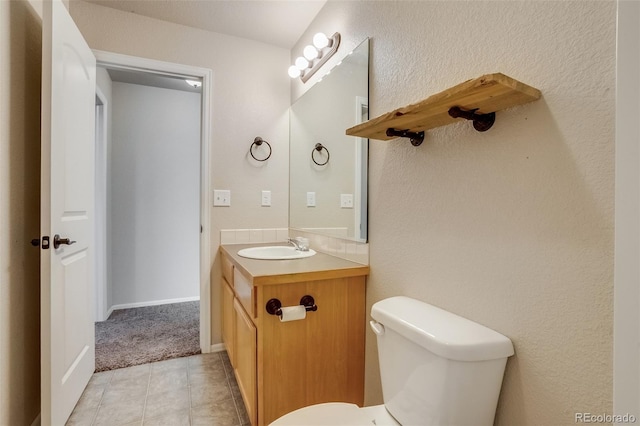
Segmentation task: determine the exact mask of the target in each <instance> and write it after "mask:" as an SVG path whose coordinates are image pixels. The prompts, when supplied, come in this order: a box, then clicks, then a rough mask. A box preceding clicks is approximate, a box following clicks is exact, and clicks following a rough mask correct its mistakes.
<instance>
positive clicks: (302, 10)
mask: <svg viewBox="0 0 640 426" xmlns="http://www.w3.org/2000/svg"><path fill="white" fill-rule="evenodd" d="M84 1H87V2H89V3H95V4H99V5H101V6H106V7H111V8H113V9H118V10H122V11H125V12H131V13H136V14H138V15H143V16H148V17H150V18H155V19H161V20H163V21H169V22H173V23H176V24H181V25H187V26H190V27H195V28H200V29H203V30H207V31H213V32H217V33H222V34H227V35H232V36H236V37H242V38H247V39H251V40H257V41H262V42H264V43H267V44H272V45H275V46H279V47H283V48H285V49H291V48H292V47H293V46H294V45H295V43H296V42H297V41H298V40H299V39H300V36H301V35H302V34H303V33H304V31H305V30H306V29H307V27H308V26H309V24H310V23H311V21H313V19H314V18H315V17H316V15H317V14H318V12H319V11H320V9H321V8H322V6H324V4H325V3H326V1H327V0H84Z"/></svg>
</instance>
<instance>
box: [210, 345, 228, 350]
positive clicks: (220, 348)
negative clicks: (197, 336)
mask: <svg viewBox="0 0 640 426" xmlns="http://www.w3.org/2000/svg"><path fill="white" fill-rule="evenodd" d="M226 350H227V348H226V346H225V345H224V343H216V344H214V345H211V349H210V352H222V351H226Z"/></svg>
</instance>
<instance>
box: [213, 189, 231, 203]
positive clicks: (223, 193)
mask: <svg viewBox="0 0 640 426" xmlns="http://www.w3.org/2000/svg"><path fill="white" fill-rule="evenodd" d="M213 205H214V206H223V207H228V206H230V205H231V191H230V190H228V189H214V190H213Z"/></svg>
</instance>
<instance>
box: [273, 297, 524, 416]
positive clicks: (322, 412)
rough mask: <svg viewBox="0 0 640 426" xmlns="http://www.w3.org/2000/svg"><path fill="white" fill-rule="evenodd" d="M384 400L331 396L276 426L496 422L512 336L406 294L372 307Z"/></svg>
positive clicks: (382, 301)
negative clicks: (360, 401)
mask: <svg viewBox="0 0 640 426" xmlns="http://www.w3.org/2000/svg"><path fill="white" fill-rule="evenodd" d="M371 317H372V318H373V321H371V328H372V329H373V331H374V333H375V334H376V336H377V341H378V355H379V357H378V358H379V367H380V377H381V381H382V394H383V400H384V404H383V405H376V406H370V407H362V408H360V407H358V406H357V405H355V404H348V403H343V402H329V403H324V404H317V405H312V406H309V407H303V408H300V409H298V410H295V411H292V412H291V413H288V414H285V415H284V416H282V417H280V418H279V419H277V420H275V421H274V422H272V423H271V425H272V426H332V425H335V426H338V425H345V426H346V425H353V426H355V425H376V426H382V425H384V426H397V425H403V426H413V425H438V426H441V425H456V426H457V425H473V426H483V425H486V426H490V425H493V420H494V417H495V411H496V406H497V404H498V397H499V395H500V388H501V387H502V378H503V376H504V369H505V365H506V363H507V358H508V357H510V356H511V355H513V353H514V352H513V345H512V343H511V340H509V338H507V337H506V336H503V335H502V334H500V333H498V332H496V331H494V330H491V329H489V328H487V327H485V326H483V325H480V324H477V323H475V322H473V321H470V320H468V319H466V318H462V317H460V316H458V315H455V314H453V313H451V312H447V311H445V310H442V309H440V308H437V307H435V306H432V305H429V304H427V303H424V302H421V301H419V300H415V299H411V298H408V297H403V296H397V297H392V298H389V299H384V300H381V301H379V302H377V303H375V304H374V305H373V307H372V308H371Z"/></svg>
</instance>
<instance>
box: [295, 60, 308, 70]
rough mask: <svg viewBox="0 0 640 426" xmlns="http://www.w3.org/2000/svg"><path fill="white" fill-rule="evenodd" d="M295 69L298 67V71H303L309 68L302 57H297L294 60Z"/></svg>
mask: <svg viewBox="0 0 640 426" xmlns="http://www.w3.org/2000/svg"><path fill="white" fill-rule="evenodd" d="M296 67H298V69H299V70H300V71H302V70H305V69H307V68H309V61H307V60H306V59H305V58H303V57H302V56H298V59H296Z"/></svg>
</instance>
